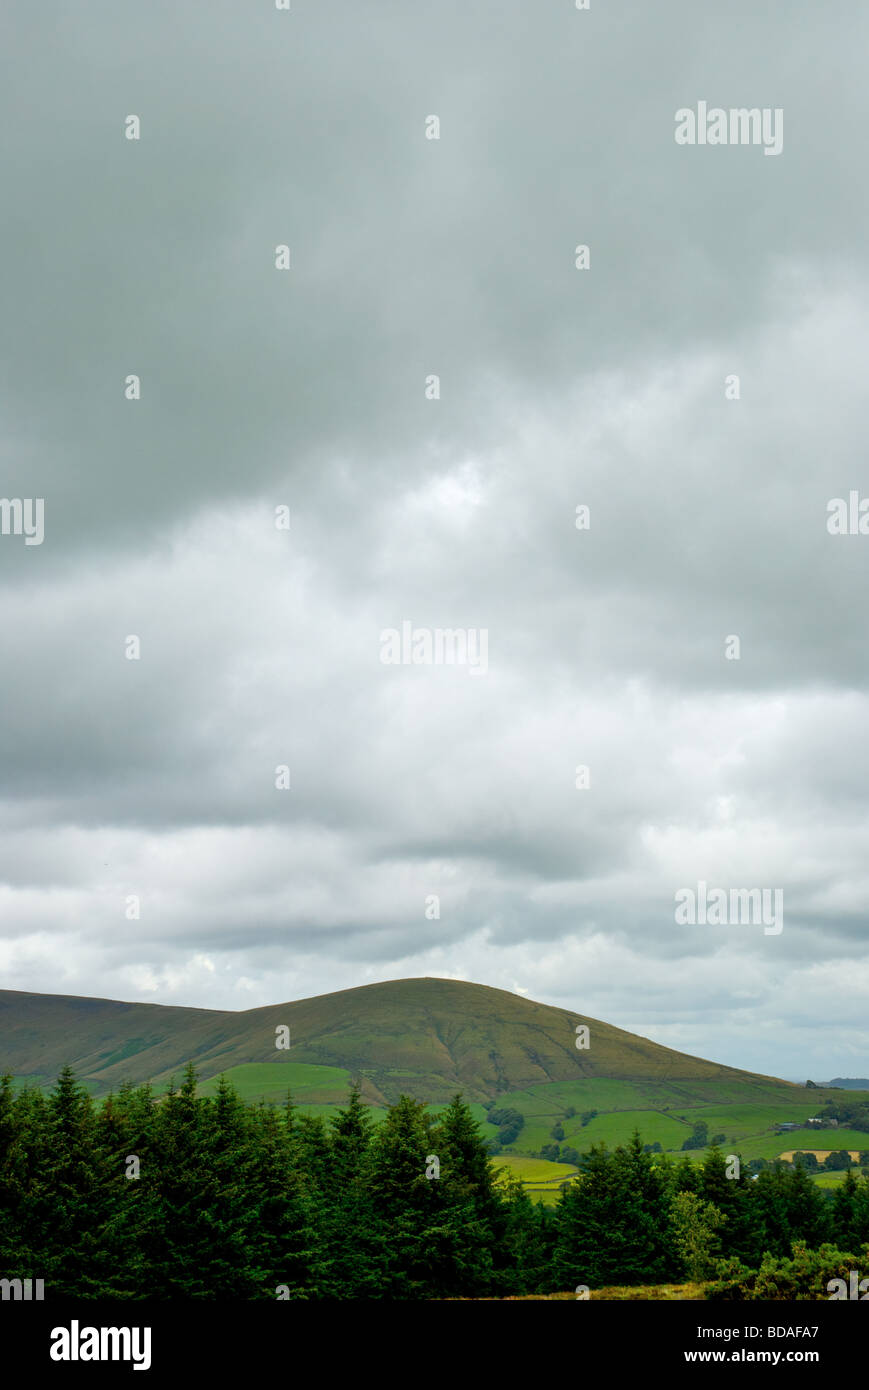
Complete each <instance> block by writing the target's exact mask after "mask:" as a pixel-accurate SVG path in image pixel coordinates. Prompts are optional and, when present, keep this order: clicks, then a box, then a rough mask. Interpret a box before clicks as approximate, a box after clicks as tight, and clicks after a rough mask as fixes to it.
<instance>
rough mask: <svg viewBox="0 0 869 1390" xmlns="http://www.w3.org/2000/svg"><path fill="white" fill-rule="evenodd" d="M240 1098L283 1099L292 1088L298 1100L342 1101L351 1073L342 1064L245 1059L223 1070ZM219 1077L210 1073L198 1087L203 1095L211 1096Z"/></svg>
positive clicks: (247, 1099)
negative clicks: (243, 1062)
mask: <svg viewBox="0 0 869 1390" xmlns="http://www.w3.org/2000/svg"><path fill="white" fill-rule="evenodd" d="M225 1075H226V1079H227V1081H230V1082H232V1085H233V1086H234V1087H235V1089H236V1091H237V1092H238V1094H239V1096H240V1097H241V1099H242V1100H243V1101H257V1100H265V1101H278V1102H283V1101H284V1100H286V1097H287V1091H288V1090H290V1091H292V1095H293V1100H294V1101H297V1102H298V1103H300V1104H301V1103H302V1102H303V1101H306V1100H308V1101H313V1100H315V1099H316V1100H317V1101H319V1102H320V1103H321V1104H334V1105H337V1106H340V1105H343V1104H345V1102H346V1100H347V1092H348V1090H349V1087H350V1081H351V1077H350V1073H349V1072H348V1071H345V1070H344V1069H343V1067H318V1066H311V1065H310V1064H309V1063H307V1062H248V1063H246V1064H243V1065H242V1066H238V1067H229V1068H228V1069H227V1071H226V1073H225ZM218 1081H219V1078H218V1077H216V1076H213V1077H211V1078H210V1079H209V1080H208V1081H203V1082H201V1083H200V1085H199V1086H198V1087H197V1090H198V1092H199V1094H200V1095H202V1096H213V1095H214V1093H215V1092H216V1090H217V1086H218Z"/></svg>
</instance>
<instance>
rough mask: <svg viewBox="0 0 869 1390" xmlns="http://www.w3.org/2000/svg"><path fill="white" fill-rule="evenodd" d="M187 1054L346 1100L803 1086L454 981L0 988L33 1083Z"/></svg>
mask: <svg viewBox="0 0 869 1390" xmlns="http://www.w3.org/2000/svg"><path fill="white" fill-rule="evenodd" d="M578 1024H585V1025H587V1026H588V1028H589V1030H590V1047H589V1048H588V1050H583V1051H580V1050H578V1049H577V1047H576V1033H575V1030H576V1026H577V1025H578ZM280 1025H286V1026H288V1027H289V1029H290V1039H291V1047H290V1051H289V1052H287V1051H279V1050H277V1049H276V1047H275V1030H276V1028H278V1027H279V1026H280ZM188 1061H192V1062H193V1063H194V1064H195V1066H196V1068H197V1070H198V1072H199V1073H200V1076H201V1078H202V1079H203V1080H207V1079H208V1078H210V1077H214V1076H216V1075H218V1074H219V1073H221V1072H229V1071H231V1070H233V1069H235V1068H246V1069H248V1070H250V1069H253V1072H255V1073H257V1075H258V1077H259V1084H260V1085H261V1086H262V1087H265V1088H266V1089H275V1088H278V1087H279V1089H281V1090H284V1091H285V1090H286V1085H287V1084H288V1081H286V1080H283V1079H282V1080H281V1081H280V1086H279V1076H281V1072H280V1071H278V1070H276V1071H275V1072H274V1073H273V1074H274V1078H275V1080H274V1083H272V1084H271V1085H270V1084H269V1078H270V1077H271V1076H272V1072H271V1071H270V1070H269V1069H270V1068H279V1069H285V1068H287V1067H291V1068H294V1069H295V1079H294V1081H293V1080H291V1079H290V1078H289V1074H287V1076H288V1080H289V1084H293V1089H294V1090H296V1089H298V1088H301V1089H302V1090H303V1091H304V1092H305V1093H306V1094H305V1099H307V1100H309V1101H312V1102H320V1103H323V1104H329V1103H334V1102H335V1101H336V1100H343V1098H344V1096H345V1095H346V1088H347V1082H348V1081H349V1079H350V1077H351V1076H355V1077H359V1078H360V1080H361V1081H362V1084H363V1095H364V1096H365V1097H366V1099H367V1100H368V1101H369V1102H371V1103H373V1104H379V1105H383V1104H385V1103H388V1102H392V1101H394V1100H395V1099H396V1098H397V1097H398V1095H399V1094H400V1093H401V1092H402V1091H404V1092H406V1093H408V1094H411V1095H415V1096H417V1097H418V1098H420V1099H424V1100H427V1101H431V1102H442V1101H445V1100H447V1099H448V1098H449V1096H451V1095H452V1094H454V1093H455V1091H456V1090H461V1091H463V1092H464V1094H465V1096H466V1098H467V1099H468V1100H470V1101H478V1102H485V1101H491V1100H493V1099H496V1098H500V1097H503V1096H505V1095H507V1094H511V1093H514V1092H524V1091H527V1090H528V1089H529V1088H534V1089H536V1088H538V1087H540V1086H547V1087H555V1088H557V1087H558V1084H559V1083H561V1084H564V1083H575V1082H584V1083H586V1085H585V1088H584V1089H586V1090H588V1092H589V1094H591V1093H592V1090H593V1091H594V1093H596V1094H599V1095H600V1096H601V1097H603V1094H604V1091H605V1090H606V1089H607V1088H609V1089H612V1084H613V1083H624V1084H625V1085H627V1087H628V1091H625V1090H624V1085H623V1101H625V1102H627V1104H626V1105H625V1108H627V1109H631V1108H633V1102H634V1101H636V1100H637V1099H638V1098H641V1099H642V1100H643V1102H644V1104H645V1103H647V1102H648V1100H649V1099H650V1098H653V1097H654V1094H655V1091H656V1088H657V1089H658V1090H661V1089H662V1088H663V1090H664V1091H666V1093H667V1096H668V1098H671V1099H672V1097H675V1098H676V1103H678V1100H679V1098H680V1097H681V1098H682V1100H683V1102H684V1103H685V1104H688V1105H690V1104H712V1103H716V1102H724V1103H727V1101H728V1098H730V1099H732V1098H734V1097H735V1096H736V1094H738V1096H739V1099H740V1100H741V1101H742V1102H746V1101H748V1100H750V1099H752V1098H754V1099H755V1100H756V1101H757V1102H758V1103H762V1102H764V1101H766V1100H768V1099H769V1098H770V1090H771V1088H772V1089H773V1090H774V1091H775V1093H776V1094H777V1095H778V1096H780V1097H781V1098H782V1099H783V1100H784V1099H793V1098H794V1097H796V1096H798V1095H800V1096H802V1095H804V1092H803V1090H802V1088H801V1087H798V1086H795V1085H793V1084H792V1083H790V1082H785V1081H778V1080H775V1079H774V1078H770V1077H764V1076H760V1075H756V1074H754V1073H751V1072H745V1071H740V1070H737V1069H736V1068H733V1067H726V1066H722V1065H719V1064H717V1063H715V1062H710V1061H706V1060H703V1059H702V1058H699V1057H691V1056H688V1055H686V1054H684V1053H681V1052H675V1051H672V1050H671V1049H670V1048H666V1047H662V1046H660V1045H659V1044H657V1043H653V1042H650V1041H649V1040H648V1039H646V1038H641V1037H638V1036H636V1035H635V1034H633V1033H628V1032H625V1031H624V1030H623V1029H620V1028H615V1027H613V1026H612V1025H611V1024H609V1023H603V1022H601V1021H600V1020H598V1019H593V1018H588V1017H586V1016H584V1015H582V1014H579V1013H572V1012H568V1011H566V1010H564V1009H559V1008H553V1007H551V1006H550V1005H546V1004H538V1003H535V1002H534V1001H532V1000H529V999H525V998H523V997H521V996H519V995H517V994H511V993H509V992H507V991H505V990H499V989H492V988H490V987H489V986H487V985H476V984H468V983H465V982H463V981H457V980H440V979H433V978H426V979H411V980H394V981H390V982H388V983H384V984H374V985H365V986H362V987H361V988H357V989H349V990H341V991H339V992H338V993H335V994H325V995H319V996H317V997H315V998H312V999H300V1000H296V1001H293V1002H291V1003H285V1004H275V1005H270V1006H268V1007H266V1008H259V1009H249V1010H246V1011H244V1012H238V1013H235V1012H229V1011H219V1010H212V1009H188V1008H178V1007H175V1006H171V1005H163V1004H130V1003H123V1002H120V1001H118V1000H111V999H88V998H80V997H77V996H71V995H45V994H27V993H22V992H18V991H13V990H2V991H0V1069H2V1070H7V1071H10V1072H12V1073H13V1074H14V1075H15V1076H16V1077H18V1078H26V1077H31V1078H33V1079H34V1080H37V1081H43V1080H45V1079H50V1078H53V1077H54V1076H56V1075H57V1072H58V1071H59V1069H60V1068H61V1067H62V1066H63V1065H64V1064H68V1065H70V1066H72V1067H73V1068H74V1069H75V1071H76V1072H77V1073H78V1074H79V1075H80V1076H81V1077H82V1078H83V1079H85V1080H87V1081H88V1082H89V1083H90V1085H91V1089H92V1090H93V1091H94V1092H95V1093H96V1094H101V1093H105V1092H107V1091H108V1090H109V1089H111V1088H117V1086H118V1085H119V1084H120V1082H121V1081H122V1080H124V1079H130V1080H132V1081H136V1082H138V1081H145V1080H151V1081H153V1082H154V1083H156V1084H159V1083H164V1082H166V1081H168V1079H169V1078H170V1077H172V1076H176V1077H177V1076H179V1075H180V1072H181V1070H182V1068H183V1067H184V1066H185V1065H186V1064H187V1062H188ZM602 1083H606V1084H605V1085H604V1084H602ZM638 1086H639V1087H640V1092H637V1087H638ZM629 1092H630V1094H629ZM635 1092H636V1094H634V1093H635ZM632 1095H633V1100H632V1099H631V1096H632ZM662 1099H663V1091H662ZM598 1108H602V1107H600V1106H599V1107H598ZM665 1108H667V1107H665Z"/></svg>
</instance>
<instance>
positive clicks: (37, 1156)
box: [0, 1066, 869, 1299]
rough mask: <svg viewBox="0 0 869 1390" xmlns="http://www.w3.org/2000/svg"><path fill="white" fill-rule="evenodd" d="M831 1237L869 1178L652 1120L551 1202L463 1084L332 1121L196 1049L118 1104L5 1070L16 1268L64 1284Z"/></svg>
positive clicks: (516, 1281)
mask: <svg viewBox="0 0 869 1390" xmlns="http://www.w3.org/2000/svg"><path fill="white" fill-rule="evenodd" d="M731 1167H732V1165H731ZM829 1241H832V1242H835V1243H836V1244H838V1245H839V1246H840V1247H841V1249H842V1250H856V1249H858V1248H859V1247H860V1245H861V1244H864V1243H869V1179H867V1178H865V1177H864V1178H860V1179H858V1180H855V1178H854V1177H853V1175H851V1174H850V1173H849V1174H848V1175H847V1177H846V1178H845V1179H844V1181H843V1182H842V1183H841V1184H840V1186H839V1187H838V1189H837V1191H836V1192H835V1194H834V1195H832V1196H828V1195H827V1194H824V1193H823V1192H821V1191H820V1190H819V1189H818V1188H817V1187H816V1186H815V1185H814V1184H813V1183H812V1182H811V1180H810V1179H809V1177H808V1176H807V1173H806V1172H805V1170H804V1169H803V1168H802V1167H801V1166H800V1165H797V1166H796V1167H794V1168H793V1169H792V1170H791V1169H787V1168H785V1167H781V1168H773V1169H770V1170H767V1171H764V1172H762V1173H761V1174H760V1175H759V1176H758V1177H757V1178H756V1180H752V1179H751V1177H750V1176H749V1175H748V1174H747V1173H746V1172H741V1173H740V1175H739V1176H738V1177H730V1176H728V1165H727V1161H726V1159H725V1156H724V1155H723V1154H722V1152H721V1151H720V1150H719V1149H717V1148H711V1149H709V1151H708V1152H707V1154H706V1155H705V1157H704V1158H703V1160H702V1161H700V1162H694V1163H692V1162H690V1160H688V1159H687V1158H686V1159H683V1160H681V1161H678V1162H677V1161H674V1160H672V1159H670V1158H668V1157H667V1156H666V1155H665V1156H658V1157H655V1158H653V1157H652V1155H650V1154H649V1153H647V1152H645V1150H644V1147H643V1144H642V1142H641V1138H640V1135H639V1134H635V1135H634V1137H633V1139H632V1140H631V1142H630V1143H629V1144H626V1145H623V1146H619V1147H618V1148H616V1149H615V1150H614V1151H612V1152H609V1151H608V1150H607V1149H606V1148H605V1147H603V1146H600V1147H595V1148H593V1149H592V1150H591V1151H590V1153H588V1154H585V1155H583V1165H582V1173H581V1175H580V1177H579V1178H578V1179H577V1180H576V1181H574V1182H572V1183H570V1184H568V1185H567V1186H565V1187H564V1188H563V1189H562V1191H561V1193H560V1196H559V1200H558V1203H557V1205H555V1206H554V1207H551V1208H547V1207H545V1206H544V1205H543V1204H539V1205H538V1204H534V1203H533V1202H532V1201H531V1200H530V1198H529V1197H528V1194H527V1193H526V1192H525V1190H524V1189H523V1187H522V1185H521V1183H520V1182H518V1181H517V1180H516V1179H515V1178H513V1179H511V1178H510V1177H509V1176H508V1175H506V1174H504V1173H503V1172H501V1173H499V1172H498V1170H497V1160H496V1159H493V1158H492V1156H491V1154H490V1153H489V1151H488V1147H487V1143H486V1141H485V1140H484V1139H483V1137H482V1135H481V1134H480V1131H479V1128H478V1126H477V1124H476V1122H475V1120H474V1118H473V1115H472V1113H471V1111H470V1109H469V1107H468V1106H467V1105H466V1104H465V1103H464V1101H463V1100H462V1098H461V1097H460V1096H456V1097H455V1098H454V1100H453V1101H452V1103H451V1104H450V1105H449V1106H447V1107H446V1108H445V1109H444V1110H443V1111H442V1112H441V1113H440V1114H439V1115H436V1116H435V1115H432V1114H430V1113H429V1111H428V1110H427V1108H426V1106H425V1105H424V1104H423V1103H422V1102H420V1101H416V1100H413V1099H411V1098H410V1097H407V1096H402V1097H401V1099H400V1100H399V1101H398V1102H397V1103H396V1104H395V1105H393V1106H392V1107H391V1108H390V1109H389V1110H388V1112H387V1114H386V1116H385V1118H384V1120H383V1122H382V1123H381V1124H380V1125H379V1126H375V1125H374V1123H373V1121H372V1118H371V1115H370V1113H369V1111H368V1108H367V1107H366V1106H365V1105H364V1104H363V1103H362V1101H361V1099H360V1095H359V1089H358V1086H355V1085H354V1086H353V1087H352V1088H351V1091H350V1095H349V1099H348V1102H347V1104H346V1106H345V1107H343V1108H342V1109H340V1110H338V1112H337V1113H336V1114H335V1115H334V1116H333V1117H332V1118H331V1119H330V1120H329V1121H328V1123H327V1122H325V1121H324V1120H323V1119H322V1117H320V1116H312V1115H308V1114H304V1113H302V1112H301V1111H300V1110H299V1109H298V1107H296V1106H295V1105H294V1104H293V1102H292V1099H291V1098H288V1100H287V1103H286V1105H285V1106H283V1107H275V1106H269V1105H266V1104H264V1103H260V1104H253V1105H252V1104H245V1103H243V1102H242V1101H241V1100H240V1099H239V1097H238V1095H237V1093H236V1092H235V1090H234V1088H233V1087H232V1085H231V1084H230V1083H229V1082H227V1081H226V1079H225V1078H221V1079H220V1081H219V1082H218V1084H217V1087H216V1092H215V1094H214V1095H213V1096H209V1097H205V1096H200V1095H197V1086H196V1073H195V1071H194V1069H193V1067H192V1066H190V1067H188V1069H187V1071H186V1072H185V1075H184V1079H183V1082H182V1084H181V1085H180V1087H178V1088H177V1089H176V1088H174V1087H170V1089H169V1091H168V1093H167V1094H166V1095H165V1096H162V1097H160V1098H159V1099H157V1098H156V1097H155V1096H154V1094H153V1091H152V1088H151V1087H150V1086H148V1085H142V1086H133V1085H124V1086H122V1087H121V1088H120V1090H119V1092H118V1093H117V1094H114V1095H111V1096H109V1097H107V1098H106V1100H105V1101H104V1102H103V1103H102V1104H95V1103H94V1101H93V1100H92V1098H91V1097H90V1095H89V1094H88V1092H87V1090H86V1088H85V1087H84V1086H83V1085H82V1084H81V1083H80V1082H79V1081H78V1080H77V1079H76V1077H75V1075H74V1074H73V1072H72V1071H71V1070H70V1069H69V1068H67V1069H65V1070H64V1071H63V1072H62V1073H61V1075H60V1077H59V1079H58V1081H57V1084H56V1085H55V1087H54V1088H53V1090H52V1092H51V1093H50V1094H49V1095H46V1094H44V1093H43V1092H42V1091H40V1090H37V1089H34V1088H27V1089H24V1090H20V1091H16V1090H15V1089H14V1088H13V1085H12V1080H11V1078H10V1077H8V1076H7V1077H4V1078H2V1080H0V1277H3V1278H8V1279H15V1278H20V1279H26V1278H30V1279H43V1280H44V1282H45V1288H46V1296H47V1297H48V1296H51V1297H60V1296H73V1297H82V1298H100V1297H102V1298H111V1299H140V1298H154V1299H179V1298H181V1299H197V1298H198V1299H220V1298H224V1299H259V1298H267V1299H275V1298H290V1299H348V1298H383V1299H413V1298H441V1297H458V1298H484V1297H496V1298H497V1297H507V1296H511V1295H512V1296H515V1295H518V1294H535V1293H551V1292H554V1291H558V1290H574V1289H575V1288H577V1287H578V1286H580V1285H583V1286H587V1287H588V1288H591V1289H594V1288H600V1287H605V1286H607V1285H612V1284H658V1283H666V1282H680V1281H683V1280H685V1279H707V1278H710V1277H711V1276H712V1275H713V1274H714V1273H715V1271H716V1269H717V1268H718V1267H719V1264H720V1262H721V1261H722V1260H730V1261H731V1264H732V1262H733V1261H736V1262H737V1263H738V1266H739V1268H740V1269H745V1268H749V1269H756V1268H759V1267H760V1266H761V1264H762V1261H763V1259H764V1256H765V1255H767V1256H768V1257H776V1258H781V1257H789V1256H790V1255H791V1252H792V1247H793V1246H794V1244H795V1243H799V1244H802V1245H805V1246H808V1247H811V1248H816V1247H818V1246H819V1245H821V1244H823V1243H824V1242H829ZM722 1267H723V1266H722ZM733 1267H735V1266H733Z"/></svg>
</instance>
